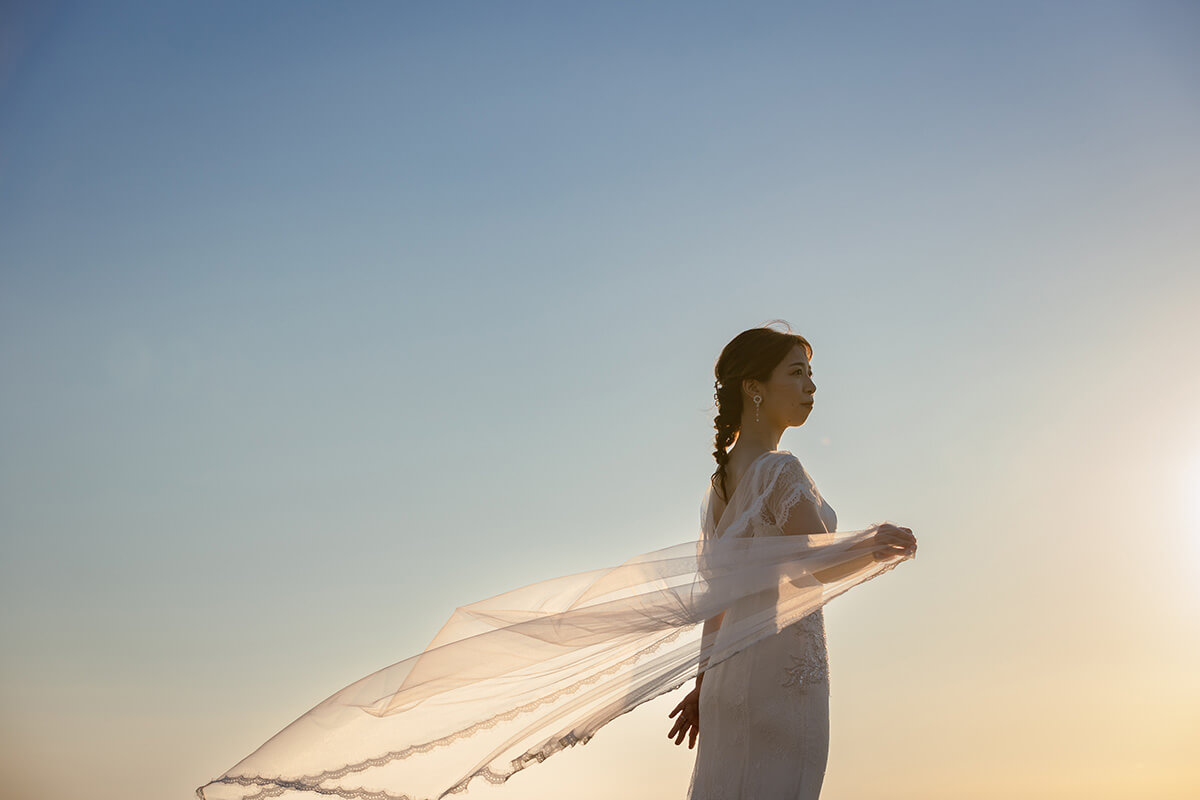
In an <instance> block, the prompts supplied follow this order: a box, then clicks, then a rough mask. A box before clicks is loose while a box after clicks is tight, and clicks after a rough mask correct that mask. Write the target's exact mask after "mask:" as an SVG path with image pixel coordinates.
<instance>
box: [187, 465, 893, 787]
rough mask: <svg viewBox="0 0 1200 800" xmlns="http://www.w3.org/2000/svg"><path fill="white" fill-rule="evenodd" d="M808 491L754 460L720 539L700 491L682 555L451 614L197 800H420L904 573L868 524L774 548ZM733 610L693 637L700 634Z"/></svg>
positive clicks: (523, 762)
mask: <svg viewBox="0 0 1200 800" xmlns="http://www.w3.org/2000/svg"><path fill="white" fill-rule="evenodd" d="M815 492H816V487H815V485H814V484H813V483H812V480H811V477H810V476H808V473H807V472H805V471H804V469H803V467H801V466H800V462H799V461H798V460H797V459H796V458H795V456H793V455H792V454H790V453H788V452H787V451H770V452H769V453H765V454H763V456H761V457H760V458H759V460H757V461H756V462H755V463H754V464H753V465H752V466H751V468H750V469H748V470H747V472H746V474H745V475H744V476H743V479H742V481H741V483H740V485H739V486H738V489H737V491H736V492H735V493H734V495H733V497H731V498H730V503H729V505H728V507H726V508H725V510H724V511H723V512H722V514H721V520H720V525H719V526H718V525H715V524H714V521H713V492H712V489H711V487H710V488H709V489H708V490H707V491H706V493H705V496H704V500H703V502H702V504H701V521H702V524H701V536H700V538H699V539H698V540H697V539H695V538H692V539H688V540H686V541H681V542H677V543H676V544H672V545H670V546H669V547H664V548H661V549H658V550H653V551H650V552H647V553H643V554H640V555H637V556H634V557H633V558H630V559H628V560H627V561H625V562H624V563H621V564H619V565H617V566H611V567H604V568H601V569H595V570H590V571H587V572H580V573H577V574H574V575H566V576H563V577H557V578H552V579H549V580H545V581H541V582H538V583H534V584H531V585H529V586H525V587H522V588H519V589H515V590H513V591H510V592H506V593H504V594H500V595H497V596H495V597H491V598H488V599H486V600H481V601H479V602H476V603H472V604H470V605H466V606H462V607H460V608H457V609H455V610H454V613H453V614H451V615H450V618H449V619H448V620H447V621H446V623H445V625H444V626H443V627H442V629H441V630H440V631H439V632H438V634H437V635H436V636H435V637H434V639H433V641H431V642H430V643H429V645H428V646H427V647H426V648H425V650H424V651H423V652H421V653H419V654H417V655H414V656H412V657H410V658H406V659H404V660H403V661H400V662H398V663H396V664H393V665H391V666H389V667H385V668H383V669H381V670H379V671H378V672H375V673H373V674H371V675H368V676H366V677H364V678H362V679H361V680H358V681H356V682H355V683H352V684H351V685H349V686H347V687H345V688H344V689H342V690H340V691H338V692H336V693H335V694H333V695H332V696H330V697H329V698H327V699H326V700H324V701H322V702H321V703H319V704H318V705H317V706H316V707H315V708H313V709H312V710H310V711H308V712H307V713H305V714H303V715H302V716H301V717H300V718H298V719H297V720H295V721H294V722H292V723H291V724H290V725H288V726H287V727H286V728H284V729H283V730H281V731H280V732H279V733H277V734H276V735H275V736H273V737H272V738H271V739H269V740H268V741H267V742H266V743H264V744H263V745H262V746H260V747H259V748H258V749H257V750H255V751H254V752H253V753H251V754H250V755H248V756H247V757H246V758H244V759H242V760H241V761H240V762H238V763H237V764H236V765H234V766H233V767H231V768H230V769H229V770H228V771H226V772H225V773H224V774H223V775H221V776H220V777H218V778H216V779H214V780H212V781H210V782H209V783H207V784H205V785H204V786H202V787H200V788H199V789H197V790H196V794H197V795H198V796H199V797H200V798H202V800H235V799H236V800H259V798H273V797H281V796H283V797H293V796H294V797H296V798H299V797H301V793H305V794H304V797H306V798H312V797H313V795H314V794H319V795H326V796H333V797H344V798H358V799H359V800H433V799H434V798H442V797H446V796H447V795H452V794H455V793H458V792H462V791H464V790H466V789H467V787H468V785H469V784H471V783H472V781H473V780H474V779H475V778H477V777H479V778H483V779H484V781H487V782H491V783H503V782H504V781H506V780H508V779H509V778H510V777H512V776H513V775H514V774H515V773H517V772H518V771H520V770H522V769H524V768H525V767H527V766H529V765H530V764H535V763H540V762H541V761H544V760H545V759H546V758H548V757H549V756H551V755H553V754H554V753H556V752H558V751H559V750H562V749H563V748H566V747H571V746H574V745H576V744H582V743H586V742H587V741H588V740H589V739H591V738H592V736H593V735H595V734H596V732H597V731H598V730H600V728H602V727H603V726H604V725H605V724H607V723H608V722H610V721H611V720H613V719H615V718H616V717H618V716H620V715H621V714H624V713H626V712H628V711H631V710H633V709H634V708H636V707H637V706H638V705H640V704H641V703H644V702H646V701H647V700H651V699H653V698H655V697H657V696H659V695H661V694H663V693H665V692H669V691H671V690H673V689H676V688H678V687H680V686H682V685H683V684H684V683H686V682H688V681H690V680H693V679H694V678H695V677H696V675H697V673H698V672H699V671H701V670H702V669H707V668H709V667H712V666H714V665H716V664H718V663H720V662H721V661H723V660H725V659H727V658H729V657H730V656H732V655H734V654H736V653H738V652H740V651H742V650H744V649H745V648H747V647H750V646H751V645H753V644H754V643H755V642H757V641H759V640H761V639H763V638H765V637H767V636H771V635H773V634H775V633H777V632H779V631H780V630H782V629H783V628H784V627H786V626H788V625H790V624H791V623H793V622H796V621H797V620H799V619H800V618H801V617H803V616H804V615H806V614H808V613H810V612H812V611H814V610H815V609H817V608H820V607H821V606H823V605H825V604H826V603H828V602H829V601H830V600H832V599H833V598H834V597H837V596H838V595H840V594H842V593H843V592H845V591H846V590H848V589H850V588H851V587H853V586H857V585H858V584H860V583H863V582H865V581H868V580H870V579H871V578H874V577H876V576H877V575H880V574H883V573H884V572H887V571H889V570H891V569H892V568H893V567H895V566H896V565H897V564H899V563H900V562H901V561H903V560H905V558H901V557H892V558H888V559H886V560H883V561H876V560H875V559H874V558H872V557H868V558H864V554H866V555H868V556H869V555H871V554H872V553H873V552H876V551H884V550H885V549H886V547H885V546H883V545H878V544H874V543H873V542H872V538H873V536H874V534H875V532H876V531H877V530H878V528H879V526H878V525H873V526H871V527H869V528H864V529H861V530H855V531H848V532H837V531H835V532H827V533H823V534H819V535H815V536H796V535H791V536H787V535H778V526H779V525H781V524H782V520H783V518H785V517H786V515H787V513H788V509H789V508H791V507H792V506H794V505H795V503H797V502H800V501H801V500H802V499H803V498H805V497H809V498H811V497H813V496H814V494H815ZM772 526H776V527H774V530H775V533H776V535H769V534H770V531H771V530H772ZM818 573H819V574H821V577H822V578H823V580H822V579H818V577H817V574H818ZM830 574H836V575H838V577H837V578H836V579H831V578H829V577H828V576H829V575H830ZM735 606H736V607H738V608H739V609H740V613H738V614H728V615H726V619H725V622H724V623H723V624H722V626H721V628H720V630H719V631H718V632H717V633H716V634H712V635H710V636H708V637H702V636H701V627H700V626H699V624H698V623H702V622H703V621H704V620H705V619H707V618H709V617H713V616H715V615H717V614H719V613H720V612H721V611H724V610H727V609H730V608H733V607H735Z"/></svg>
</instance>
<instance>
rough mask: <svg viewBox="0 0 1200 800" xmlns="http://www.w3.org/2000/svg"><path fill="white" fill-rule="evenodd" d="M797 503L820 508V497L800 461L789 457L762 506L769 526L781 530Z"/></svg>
mask: <svg viewBox="0 0 1200 800" xmlns="http://www.w3.org/2000/svg"><path fill="white" fill-rule="evenodd" d="M798 503H811V504H812V505H814V506H816V507H818V508H820V506H821V495H820V493H819V492H818V491H817V487H816V484H814V483H813V480H812V478H811V477H810V476H809V474H808V472H807V471H806V470H805V469H804V467H803V466H801V465H800V460H799V459H798V458H796V457H795V456H789V457H788V458H787V460H785V461H784V462H783V464H782V466H781V467H780V469H779V472H778V473H777V474H776V476H775V481H774V483H773V485H772V486H771V489H770V492H769V493H768V495H767V499H766V502H765V503H764V506H763V512H764V516H765V517H766V520H767V522H768V523H769V524H771V525H774V526H776V527H778V528H782V527H783V526H784V525H785V524H786V523H787V519H788V515H789V514H790V513H791V510H792V509H793V508H794V507H795V506H796V504H798Z"/></svg>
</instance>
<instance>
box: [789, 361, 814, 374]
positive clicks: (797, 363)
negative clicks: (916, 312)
mask: <svg viewBox="0 0 1200 800" xmlns="http://www.w3.org/2000/svg"><path fill="white" fill-rule="evenodd" d="M788 366H789V367H803V366H807V367H808V371H809V372H812V364H808V365H806V364H805V363H804V362H803V361H793V362H792V363H791V364H788Z"/></svg>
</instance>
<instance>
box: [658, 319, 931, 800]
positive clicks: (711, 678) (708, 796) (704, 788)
mask: <svg viewBox="0 0 1200 800" xmlns="http://www.w3.org/2000/svg"><path fill="white" fill-rule="evenodd" d="M811 358H812V348H811V347H810V346H809V344H808V342H807V341H806V340H805V339H804V338H803V337H801V336H799V335H796V334H788V333H781V332H779V331H775V330H772V329H770V328H756V329H751V330H748V331H745V332H743V333H742V334H740V335H738V336H737V337H736V338H734V339H733V341H731V342H730V343H729V344H728V345H726V347H725V349H724V350H723V351H722V352H721V356H720V358H719V359H718V360H717V367H716V375H717V383H716V387H717V391H716V400H717V406H718V413H717V418H716V423H715V427H716V429H717V440H716V447H717V449H716V452H715V453H714V454H713V455H714V456H715V457H716V459H717V471H716V472H715V473H714V474H713V479H712V484H711V485H710V487H709V490H708V494H707V497H706V503H705V506H706V508H705V514H704V519H703V521H702V532H703V536H704V537H705V539H710V540H711V539H722V538H726V537H763V536H780V535H801V536H804V535H811V534H828V533H829V532H830V531H833V530H835V529H836V528H837V514H835V513H834V510H833V508H832V507H831V506H830V505H829V503H827V502H826V501H825V499H824V498H823V497H822V496H821V494H820V492H818V491H817V488H816V485H815V483H814V482H813V480H812V477H811V476H810V475H809V474H808V472H807V470H805V469H804V467H803V466H801V464H800V461H799V460H798V459H797V458H796V457H795V456H794V455H792V454H791V453H789V452H787V451H781V450H777V449H776V447H777V445H778V442H779V438H780V436H781V435H782V434H783V432H784V430H786V429H787V428H789V427H792V426H796V425H803V424H804V422H805V421H806V420H807V419H808V416H809V414H811V413H812V409H813V394H814V393H815V392H816V388H817V387H816V384H815V383H813V378H812V374H813V373H812V366H811V364H810V359H811ZM735 437H736V440H737V445H736V446H735V447H734V449H733V450H732V451H730V452H728V453H727V452H726V448H727V447H728V446H729V445H730V443H732V442H733V441H734V439H735ZM739 493H740V494H739ZM876 540H877V541H880V542H886V543H887V544H888V548H885V549H880V550H877V551H875V552H874V553H871V554H866V555H863V556H862V557H861V558H862V559H863V560H864V561H871V560H886V559H888V558H891V557H893V553H899V554H901V555H905V556H907V555H913V554H915V552H916V539H915V537H914V536H913V535H912V531H911V530H910V529H908V528H898V527H896V526H891V525H887V526H882V527H881V529H880V531H879V532H878V534H877V535H876ZM857 566H858V565H856V564H855V562H853V561H851V562H848V563H847V564H845V565H843V566H842V567H841V568H839V569H834V570H830V571H828V572H825V571H816V572H813V573H812V575H811V577H812V579H814V580H815V581H818V582H824V581H830V580H836V579H838V577H840V576H842V575H844V574H846V572H853V570H854V569H856V568H857ZM756 602H758V603H759V604H761V601H751V602H746V601H743V602H741V603H738V604H735V605H734V606H732V607H731V608H729V609H727V610H725V611H722V612H721V613H719V614H717V615H715V616H713V617H711V618H709V619H706V620H705V621H704V636H705V637H706V638H707V637H709V636H715V637H716V638H717V639H718V640H719V639H720V630H721V628H722V625H723V624H724V623H725V621H726V619H727V618H728V619H730V620H731V621H732V620H733V619H735V618H741V617H744V616H745V615H746V614H748V613H750V612H751V611H753V610H754V609H755V607H756V606H755V603H756ZM705 667H706V665H704V664H703V663H702V664H701V665H700V671H699V673H698V674H697V676H696V688H695V689H693V690H692V691H691V692H690V693H689V694H688V695H687V696H686V697H685V698H683V700H682V701H681V702H680V703H679V705H677V706H676V707H675V709H674V710H673V711H672V712H671V713H670V714H669V716H670V717H674V716H675V715H676V714H678V715H679V716H678V718H677V719H676V720H675V725H674V727H673V728H672V729H671V731H670V732H669V733H668V734H667V736H668V737H669V738H673V739H675V744H677V745H678V744H681V743H682V742H683V740H684V738H685V737H687V738H688V739H689V741H688V747H689V748H693V747H695V745H696V738H697V736H699V739H700V749H699V750H698V751H697V753H696V764H695V767H694V769H693V772H692V779H691V784H690V787H689V791H688V798H689V800H735V799H737V798H744V799H746V800H749V799H750V798H780V800H782V799H783V798H789V800H791V799H792V798H817V797H819V796H820V793H821V784H822V782H823V781H824V778H825V764H826V761H827V757H828V754H829V656H828V652H827V646H826V640H825V619H824V614H823V612H822V610H821V609H820V608H817V609H816V610H815V611H813V612H812V613H810V614H808V615H806V616H804V617H803V618H801V619H800V620H799V621H798V622H795V623H793V624H791V625H789V626H787V627H786V628H785V629H784V630H783V631H782V632H780V633H779V634H777V635H774V636H770V637H767V638H765V639H763V640H761V641H759V642H758V643H756V644H755V645H754V646H752V647H749V648H746V649H744V650H742V651H740V652H738V653H737V654H736V655H734V656H732V657H731V658H729V659H727V660H725V661H723V662H722V663H721V664H718V665H716V666H714V667H710V668H707V669H706V668H705ZM701 719H703V720H704V733H703V734H700V720H701Z"/></svg>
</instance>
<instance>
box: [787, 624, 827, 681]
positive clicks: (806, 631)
mask: <svg viewBox="0 0 1200 800" xmlns="http://www.w3.org/2000/svg"><path fill="white" fill-rule="evenodd" d="M788 630H789V631H790V632H791V634H792V635H793V636H795V637H796V638H798V639H799V640H800V646H801V648H802V649H801V651H800V654H799V655H790V656H788V660H789V661H790V664H789V665H788V666H786V667H784V678H783V685H784V686H786V687H796V688H805V687H808V686H813V685H817V684H821V685H825V686H828V684H829V642H828V640H827V639H826V638H825V619H824V615H823V614H822V613H821V610H820V609H818V610H817V611H815V612H813V613H812V614H809V615H808V616H806V617H804V618H802V619H801V620H800V621H799V622H797V623H794V624H793V625H789V626H788Z"/></svg>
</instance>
